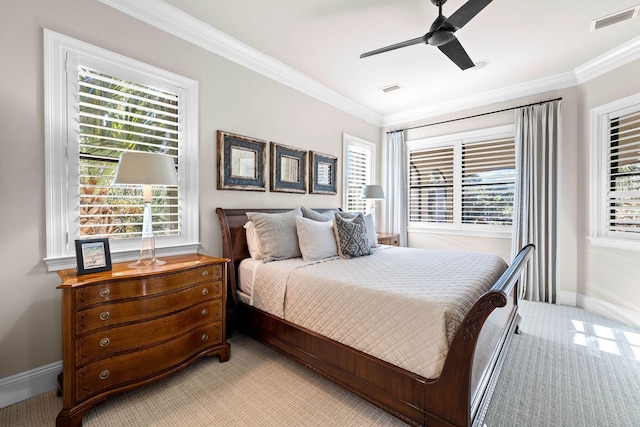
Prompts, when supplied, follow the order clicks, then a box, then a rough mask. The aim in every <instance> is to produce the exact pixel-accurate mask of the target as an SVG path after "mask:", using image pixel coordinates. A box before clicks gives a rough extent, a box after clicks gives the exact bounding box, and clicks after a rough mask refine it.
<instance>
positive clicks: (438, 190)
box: [409, 128, 515, 231]
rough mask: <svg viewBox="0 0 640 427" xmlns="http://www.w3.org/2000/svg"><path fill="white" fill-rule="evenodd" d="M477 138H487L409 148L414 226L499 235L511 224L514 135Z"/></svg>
mask: <svg viewBox="0 0 640 427" xmlns="http://www.w3.org/2000/svg"><path fill="white" fill-rule="evenodd" d="M510 129H511V128H510ZM478 133H481V134H482V135H486V136H484V137H482V138H479V137H477V136H475V135H476V133H473V135H474V137H473V138H471V137H466V138H465V137H462V136H457V135H451V136H447V137H439V138H437V139H435V138H434V139H433V140H423V141H420V142H417V143H415V144H410V145H409V222H410V223H412V224H413V225H418V224H423V225H430V226H431V227H436V228H447V229H456V228H458V229H476V228H484V229H489V228H490V229H493V230H495V231H500V230H504V227H510V226H511V225H512V223H513V203H514V188H515V142H514V138H513V132H512V131H508V132H507V131H506V130H505V129H504V128H499V129H496V130H492V129H487V130H482V131H478ZM492 135H493V136H492ZM501 227H502V228H501Z"/></svg>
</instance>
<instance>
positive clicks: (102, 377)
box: [100, 369, 111, 380]
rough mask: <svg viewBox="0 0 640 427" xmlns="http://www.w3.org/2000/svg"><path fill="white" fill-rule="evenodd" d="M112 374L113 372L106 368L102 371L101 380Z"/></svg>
mask: <svg viewBox="0 0 640 427" xmlns="http://www.w3.org/2000/svg"><path fill="white" fill-rule="evenodd" d="M110 374H111V372H109V371H108V370H107V369H105V370H104V371H102V372H100V379H101V380H106V379H107V378H109V375H110Z"/></svg>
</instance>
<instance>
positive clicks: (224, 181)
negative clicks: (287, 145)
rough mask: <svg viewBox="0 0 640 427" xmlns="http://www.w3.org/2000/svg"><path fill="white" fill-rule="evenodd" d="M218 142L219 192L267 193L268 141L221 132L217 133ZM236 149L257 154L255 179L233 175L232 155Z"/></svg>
mask: <svg viewBox="0 0 640 427" xmlns="http://www.w3.org/2000/svg"><path fill="white" fill-rule="evenodd" d="M217 140H218V186H217V188H218V190H243V191H267V184H266V181H267V180H266V176H265V170H266V164H267V148H266V147H267V141H263V140H261V139H256V138H251V137H248V136H243V135H237V134H234V133H231V132H226V131H221V130H219V131H218V132H217ZM234 148H237V149H241V150H247V151H253V152H255V153H256V154H255V155H256V157H255V159H256V161H255V163H256V164H255V172H256V173H255V176H254V177H242V176H237V175H233V173H232V167H233V165H232V158H231V154H232V151H233V149H234Z"/></svg>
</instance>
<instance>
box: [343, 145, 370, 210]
mask: <svg viewBox="0 0 640 427" xmlns="http://www.w3.org/2000/svg"><path fill="white" fill-rule="evenodd" d="M343 144H344V149H343V151H344V157H345V159H346V161H345V165H344V167H345V172H344V192H345V195H344V204H343V207H342V209H343V210H345V211H347V212H365V211H366V210H367V209H366V208H367V201H366V200H365V199H363V198H362V187H363V186H365V185H369V184H374V172H373V168H374V163H375V145H373V144H372V143H368V142H365V141H362V140H357V139H356V138H353V137H350V136H348V135H345V136H344V139H343Z"/></svg>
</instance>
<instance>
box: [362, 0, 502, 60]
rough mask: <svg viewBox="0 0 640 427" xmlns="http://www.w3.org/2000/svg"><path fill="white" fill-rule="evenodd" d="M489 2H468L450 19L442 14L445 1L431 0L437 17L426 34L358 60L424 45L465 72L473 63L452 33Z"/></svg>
mask: <svg viewBox="0 0 640 427" xmlns="http://www.w3.org/2000/svg"><path fill="white" fill-rule="evenodd" d="M491 1H492V0H469V1H468V2H466V3H465V4H463V5H462V6H461V7H460V9H458V10H457V11H456V12H455V13H454V14H453V15H451V17H449V18H447V17H446V16H444V15H443V14H442V5H443V4H445V3H446V2H447V0H431V3H433V4H434V5H435V6H438V17H437V18H436V20H435V21H433V24H431V28H429V32H428V33H427V34H425V35H424V36H422V37H417V38H415V39H411V40H407V41H404V42H400V43H396V44H392V45H391V46H387V47H383V48H380V49H376V50H372V51H370V52H366V53H363V54H362V55H360V58H366V57H367V56H371V55H377V54H378V53H383V52H388V51H390V50H394V49H399V48H401V47H406V46H412V45H414V44H420V43H426V44H430V45H431V46H436V47H437V48H438V49H440V50H441V51H442V53H444V54H445V55H447V56H448V57H449V59H451V60H452V61H453V62H454V63H455V64H456V65H457V66H458V67H460V69H462V70H466V69H467V68H471V67H473V66H474V63H473V61H472V60H471V58H469V55H467V52H466V51H465V50H464V48H463V47H462V45H461V44H460V42H459V41H458V39H457V38H456V36H455V35H454V33H455V32H456V31H458V30H459V29H460V28H462V27H464V26H465V24H466V23H467V22H469V21H471V19H472V18H473V17H474V16H476V15H477V14H478V13H480V11H481V10H482V9H484V8H485V7H486V6H487V5H488V4H489V3H491Z"/></svg>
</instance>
